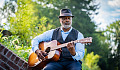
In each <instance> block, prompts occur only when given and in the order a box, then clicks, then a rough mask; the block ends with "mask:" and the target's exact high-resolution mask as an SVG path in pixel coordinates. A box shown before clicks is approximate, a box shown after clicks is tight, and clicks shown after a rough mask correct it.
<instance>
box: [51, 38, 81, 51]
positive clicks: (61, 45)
mask: <svg viewBox="0 0 120 70" xmlns="http://www.w3.org/2000/svg"><path fill="white" fill-rule="evenodd" d="M72 42H74V43H78V42H80V40H75V41H72ZM68 43H70V42H68ZM68 43H64V44H60V45H57V46H54V47H52V49H51V50H56V49H59V48H62V47H65V46H67V44H68Z"/></svg>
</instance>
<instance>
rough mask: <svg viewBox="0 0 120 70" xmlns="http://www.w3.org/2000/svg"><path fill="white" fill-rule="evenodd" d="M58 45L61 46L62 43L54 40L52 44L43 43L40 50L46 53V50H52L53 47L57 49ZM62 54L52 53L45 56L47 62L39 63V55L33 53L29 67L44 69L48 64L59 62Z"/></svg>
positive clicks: (29, 60)
mask: <svg viewBox="0 0 120 70" xmlns="http://www.w3.org/2000/svg"><path fill="white" fill-rule="evenodd" d="M57 45H60V43H59V42H57V41H56V40H53V41H50V42H41V43H40V44H39V49H40V50H42V51H46V49H47V48H48V47H50V48H51V49H52V48H53V47H57ZM60 53H61V52H60V50H53V51H50V52H49V53H48V55H47V56H45V58H46V60H45V61H39V60H38V57H37V54H36V53H34V52H33V53H32V54H30V56H29V59H28V65H29V66H30V67H35V68H38V69H43V68H44V67H45V66H46V64H47V63H49V62H50V61H58V60H59V57H60Z"/></svg>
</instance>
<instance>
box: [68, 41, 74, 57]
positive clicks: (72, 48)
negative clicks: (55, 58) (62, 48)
mask: <svg viewBox="0 0 120 70" xmlns="http://www.w3.org/2000/svg"><path fill="white" fill-rule="evenodd" d="M67 49H68V50H69V52H70V53H71V55H73V56H75V55H76V52H75V44H74V42H70V43H68V44H67Z"/></svg>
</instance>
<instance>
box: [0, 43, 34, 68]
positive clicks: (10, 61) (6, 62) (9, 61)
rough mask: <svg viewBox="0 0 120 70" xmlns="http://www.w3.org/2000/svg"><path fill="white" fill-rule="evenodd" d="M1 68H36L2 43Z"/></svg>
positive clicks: (0, 49)
mask: <svg viewBox="0 0 120 70" xmlns="http://www.w3.org/2000/svg"><path fill="white" fill-rule="evenodd" d="M0 70H34V69H33V68H31V67H29V66H28V63H27V62H26V61H25V60H23V59H21V58H20V57H18V56H17V55H16V54H14V53H13V52H12V51H10V50H9V49H7V48H6V47H4V46H3V45H1V44H0Z"/></svg>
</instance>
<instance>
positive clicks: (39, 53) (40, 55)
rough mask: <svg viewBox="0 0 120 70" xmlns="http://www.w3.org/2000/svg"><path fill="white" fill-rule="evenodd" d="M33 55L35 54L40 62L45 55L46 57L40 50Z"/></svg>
mask: <svg viewBox="0 0 120 70" xmlns="http://www.w3.org/2000/svg"><path fill="white" fill-rule="evenodd" d="M35 53H36V54H37V56H38V59H39V60H42V61H44V60H45V55H47V53H46V52H44V51H42V50H36V51H35Z"/></svg>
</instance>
